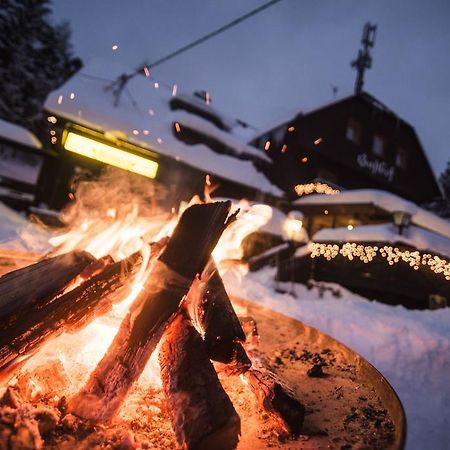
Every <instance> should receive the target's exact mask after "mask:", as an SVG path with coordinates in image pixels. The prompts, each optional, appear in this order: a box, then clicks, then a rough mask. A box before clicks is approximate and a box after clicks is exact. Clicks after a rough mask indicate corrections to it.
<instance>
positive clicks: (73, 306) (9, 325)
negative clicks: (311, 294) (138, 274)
mask: <svg viewBox="0 0 450 450" xmlns="http://www.w3.org/2000/svg"><path fill="white" fill-rule="evenodd" d="M139 260H140V257H139V256H138V255H137V254H134V255H132V256H130V257H129V258H127V259H125V260H123V261H120V262H117V263H114V264H110V265H108V266H106V268H104V269H103V270H102V271H101V272H100V273H98V274H96V275H94V276H91V278H89V279H88V280H87V281H85V282H84V283H83V284H81V285H80V286H78V287H75V288H74V289H72V290H71V291H69V292H67V293H65V294H62V295H60V296H59V297H53V296H50V297H48V298H45V299H40V301H39V302H38V303H34V304H31V305H29V306H28V307H27V308H23V309H22V310H21V311H19V312H17V313H15V314H12V315H9V316H8V317H6V318H5V319H4V320H2V322H1V324H0V374H1V375H0V380H1V379H6V378H8V377H9V376H11V374H12V372H13V371H14V370H16V369H17V368H18V367H20V365H21V364H23V363H24V362H25V361H26V359H27V358H28V357H30V356H31V355H32V354H33V353H35V352H36V351H37V350H38V349H39V347H40V346H41V345H42V344H43V343H44V342H46V341H47V340H48V339H50V338H54V337H56V336H58V335H59V334H61V333H62V332H63V331H73V330H75V329H77V328H80V327H82V326H84V325H86V324H87V323H89V321H91V320H92V319H93V318H94V317H96V316H98V315H100V314H103V313H105V312H107V311H108V310H109V309H110V307H111V304H112V299H111V296H112V294H113V293H114V292H116V291H117V290H118V289H119V288H121V287H123V286H124V284H125V283H126V282H127V280H129V275H130V272H131V271H132V270H133V268H134V267H135V266H136V265H137V262H138V261H139Z"/></svg>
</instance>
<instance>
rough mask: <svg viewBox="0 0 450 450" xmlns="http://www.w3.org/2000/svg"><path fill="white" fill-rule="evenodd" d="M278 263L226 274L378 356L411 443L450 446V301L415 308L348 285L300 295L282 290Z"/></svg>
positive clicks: (235, 288) (419, 448)
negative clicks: (427, 308)
mask: <svg viewBox="0 0 450 450" xmlns="http://www.w3.org/2000/svg"><path fill="white" fill-rule="evenodd" d="M273 280H274V269H263V270H261V271H260V272H256V273H249V274H247V275H245V276H242V274H241V273H237V271H236V270H234V271H233V270H230V271H228V272H227V273H225V275H224V282H225V285H226V288H227V290H228V292H229V293H230V294H232V295H235V296H238V297H242V298H245V299H247V300H250V301H253V302H255V303H258V304H261V305H264V306H266V307H268V308H271V309H274V310H277V311H279V312H281V313H283V314H286V315H288V316H291V317H293V318H295V319H298V320H302V321H303V322H305V323H307V324H309V325H312V326H313V327H317V328H318V329H320V330H321V331H323V332H325V333H327V334H329V335H330V336H333V337H334V338H336V339H337V340H339V341H341V342H343V343H344V344H346V345H348V346H349V347H350V348H352V349H354V350H355V351H357V352H358V353H360V354H361V355H362V356H363V357H364V358H366V359H367V360H368V361H370V362H371V363H372V364H373V365H374V366H375V367H377V369H379V370H380V371H381V372H382V373H383V375H385V376H386V378H387V379H388V380H389V382H390V383H391V384H392V385H393V387H394V389H395V390H396V391H397V393H398V395H399V396H400V399H401V400H402V403H403V406H404V407H405V410H406V415H407V420H408V436H407V449H409V450H423V449H426V448H429V449H445V448H448V443H449V429H450V417H449V407H450V383H449V380H448V377H449V374H450V308H446V309H440V310H436V311H418V310H408V309H405V308H404V307H402V306H395V307H393V306H389V305H385V304H383V303H378V302H371V301H369V300H367V299H365V298H363V297H360V296H358V295H356V294H353V293H351V292H349V291H347V290H345V289H344V288H342V287H339V286H337V285H333V287H334V288H338V289H339V290H340V291H341V293H342V296H341V298H335V297H333V296H332V294H331V293H329V292H327V291H326V292H325V293H324V294H323V298H320V295H319V291H318V289H316V288H314V289H311V290H308V289H307V288H306V287H305V286H303V285H298V284H297V285H296V286H295V288H296V293H297V299H294V298H293V297H291V296H290V295H286V294H284V295H283V294H278V293H276V292H275V290H274V287H275V282H274V281H273Z"/></svg>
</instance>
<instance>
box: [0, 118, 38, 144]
mask: <svg viewBox="0 0 450 450" xmlns="http://www.w3.org/2000/svg"><path fill="white" fill-rule="evenodd" d="M0 137H2V138H4V139H7V140H9V141H12V142H17V143H19V144H23V145H26V146H27V147H32V148H38V149H40V148H42V144H41V142H40V141H39V140H38V138H37V137H36V136H35V135H34V134H33V133H31V132H30V131H28V130H27V129H26V128H23V127H21V126H19V125H16V124H14V123H11V122H7V121H6V120H3V119H0Z"/></svg>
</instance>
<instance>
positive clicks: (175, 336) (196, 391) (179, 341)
mask: <svg viewBox="0 0 450 450" xmlns="http://www.w3.org/2000/svg"><path fill="white" fill-rule="evenodd" d="M159 364H160V367H161V380H162V384H163V388H164V392H165V395H166V398H167V401H168V404H169V413H170V418H171V421H172V427H173V429H174V431H175V435H176V437H177V441H178V444H179V446H180V447H181V448H186V449H194V448H195V449H208V450H209V449H212V448H214V449H221V450H230V449H234V448H236V445H237V443H238V440H239V434H240V419H239V416H238V414H237V413H236V411H235V409H234V407H233V404H232V403H231V400H230V399H229V397H228V395H227V394H226V392H225V391H224V389H223V387H222V385H221V384H220V381H219V379H218V377H217V374H216V371H215V370H214V367H213V365H212V363H211V361H210V360H209V357H208V353H207V351H206V348H205V345H204V342H203V341H202V338H201V337H200V335H199V334H198V332H197V331H196V330H195V328H194V327H193V326H192V324H191V323H190V321H189V320H188V319H187V317H185V316H184V314H180V315H178V316H176V318H175V319H174V320H173V321H172V322H171V324H170V325H169V326H168V327H167V329H166V330H165V332H164V334H163V337H162V340H161V346H160V349H159Z"/></svg>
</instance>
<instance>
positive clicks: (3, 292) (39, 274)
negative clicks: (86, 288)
mask: <svg viewBox="0 0 450 450" xmlns="http://www.w3.org/2000/svg"><path fill="white" fill-rule="evenodd" d="M93 261H95V258H94V257H93V256H92V255H90V254H89V253H87V252H82V251H73V252H70V253H65V254H64V255H59V256H55V257H53V258H48V259H43V260H42V261H39V262H37V263H36V264H32V265H31V266H27V267H23V268H22V269H19V270H15V271H14V272H9V273H7V274H6V275H3V276H2V277H1V278H0V319H1V318H4V317H6V316H8V315H9V314H12V313H14V312H16V311H21V310H22V309H23V308H25V307H27V306H28V305H31V304H33V303H39V302H40V301H41V300H44V299H47V298H52V297H55V296H56V295H58V294H59V293H60V292H62V291H63V290H64V288H65V287H66V285H67V284H68V283H69V282H70V281H71V280H72V279H73V278H74V277H76V276H77V275H78V274H79V273H80V272H82V271H83V270H84V269H85V268H86V267H87V266H88V265H89V264H91V263H92V262H93ZM49 275H51V276H49Z"/></svg>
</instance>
